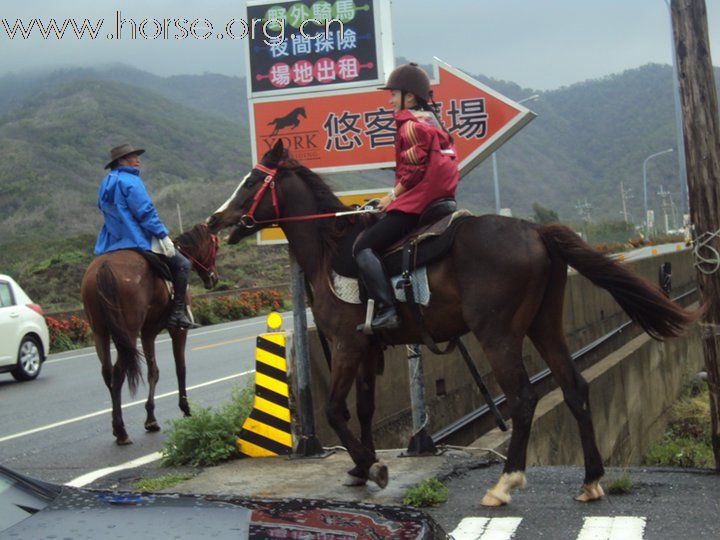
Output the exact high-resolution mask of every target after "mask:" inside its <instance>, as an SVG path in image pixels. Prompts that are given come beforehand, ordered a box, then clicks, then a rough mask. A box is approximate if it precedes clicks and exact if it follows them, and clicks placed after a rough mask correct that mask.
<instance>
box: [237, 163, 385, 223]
mask: <svg viewBox="0 0 720 540" xmlns="http://www.w3.org/2000/svg"><path fill="white" fill-rule="evenodd" d="M280 165H282V164H280ZM280 165H278V167H277V168H275V169H270V168H268V167H265V166H264V165H262V164H260V163H258V164H257V165H255V167H253V168H254V169H257V170H258V171H260V172H263V173H265V175H266V176H265V179H264V180H263V185H262V186H261V187H260V189H258V191H257V193H255V196H254V197H253V202H252V205H250V210H248V212H247V214H245V215H243V216H242V217H241V218H240V224H241V225H242V226H243V227H246V228H248V229H252V228H253V227H255V226H257V225H267V224H270V223H287V222H291V221H311V220H314V219H327V218H337V217H343V216H353V215H357V214H370V213H376V212H377V210H375V209H369V210H346V211H342V212H325V213H321V214H306V215H304V216H286V217H280V206H279V205H278V200H277V192H276V191H275V182H276V180H275V176H276V175H277V172H278V168H279V167H280ZM268 188H269V189H270V196H271V197H272V204H273V210H274V211H275V219H261V220H257V219H255V210H257V207H258V205H259V204H260V200H261V199H262V198H263V195H265V192H266V191H267V190H268Z"/></svg>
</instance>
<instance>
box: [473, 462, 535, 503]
mask: <svg viewBox="0 0 720 540" xmlns="http://www.w3.org/2000/svg"><path fill="white" fill-rule="evenodd" d="M525 484H527V481H526V480H525V473H524V472H522V471H515V472H513V473H509V474H508V473H503V474H502V475H500V479H499V480H498V482H497V484H495V485H494V486H493V487H491V488H490V489H488V490H487V492H486V493H485V496H484V497H483V498H482V500H481V501H480V504H481V505H483V506H503V505H505V504H508V503H510V501H511V500H512V497H511V496H510V490H511V489H513V488H516V487H520V488H524V487H525Z"/></svg>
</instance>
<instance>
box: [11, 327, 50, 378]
mask: <svg viewBox="0 0 720 540" xmlns="http://www.w3.org/2000/svg"><path fill="white" fill-rule="evenodd" d="M41 368H42V348H41V347H40V345H38V342H37V340H35V339H34V338H32V337H30V336H25V337H24V338H23V340H22V341H21V342H20V347H19V348H18V360H17V366H15V369H13V370H12V371H11V372H10V373H11V374H12V376H13V377H15V380H16V381H32V380H33V379H37V376H38V375H40V369H41Z"/></svg>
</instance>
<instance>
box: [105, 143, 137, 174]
mask: <svg viewBox="0 0 720 540" xmlns="http://www.w3.org/2000/svg"><path fill="white" fill-rule="evenodd" d="M144 152H145V150H143V149H142V148H133V147H132V146H130V145H129V144H127V143H125V144H121V145H120V146H116V147H115V148H113V149H112V150H110V161H108V163H107V165H105V168H106V169H110V168H111V167H112V165H113V164H114V163H115V162H116V161H117V160H119V159H122V158H124V157H125V156H129V155H131V154H135V155H136V156H139V155H140V154H143V153H144Z"/></svg>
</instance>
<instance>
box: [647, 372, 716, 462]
mask: <svg viewBox="0 0 720 540" xmlns="http://www.w3.org/2000/svg"><path fill="white" fill-rule="evenodd" d="M710 431H711V428H710V402H709V397H708V389H707V385H706V384H705V382H703V381H693V382H692V383H690V384H689V385H688V387H687V388H686V390H685V391H684V392H683V397H682V398H681V399H680V400H679V401H678V402H677V403H675V404H674V405H673V406H672V409H671V410H670V420H669V423H668V427H667V431H666V432H665V436H664V437H663V439H662V440H661V441H660V442H659V443H657V444H656V445H654V446H653V447H651V448H650V449H649V450H648V451H647V453H646V454H645V459H644V460H643V461H644V463H645V464H646V465H660V466H667V467H696V468H714V466H715V465H714V463H715V462H714V457H713V452H712V442H711V433H710Z"/></svg>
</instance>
